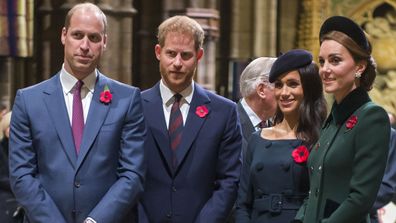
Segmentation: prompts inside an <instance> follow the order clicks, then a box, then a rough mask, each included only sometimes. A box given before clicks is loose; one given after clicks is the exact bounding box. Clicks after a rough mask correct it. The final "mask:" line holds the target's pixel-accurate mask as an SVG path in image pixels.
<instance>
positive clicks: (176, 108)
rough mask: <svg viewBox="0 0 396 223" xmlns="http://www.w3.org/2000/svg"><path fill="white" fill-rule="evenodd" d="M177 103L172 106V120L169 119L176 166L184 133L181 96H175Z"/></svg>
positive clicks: (170, 137)
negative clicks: (177, 151) (177, 153)
mask: <svg viewBox="0 0 396 223" xmlns="http://www.w3.org/2000/svg"><path fill="white" fill-rule="evenodd" d="M174 98H175V102H174V103H173V105H172V109H171V113H170V118H169V130H168V131H169V139H170V145H171V148H172V151H173V164H174V166H175V165H176V162H177V161H176V156H175V151H176V149H177V147H178V146H179V144H180V141H181V137H182V133H183V116H182V113H181V111H180V99H181V98H182V96H181V95H180V94H175V95H174Z"/></svg>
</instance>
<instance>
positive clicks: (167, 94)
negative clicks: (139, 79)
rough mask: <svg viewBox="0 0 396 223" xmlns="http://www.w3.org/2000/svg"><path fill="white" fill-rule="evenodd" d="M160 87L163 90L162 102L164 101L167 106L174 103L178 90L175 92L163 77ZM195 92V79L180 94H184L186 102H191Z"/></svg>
mask: <svg viewBox="0 0 396 223" xmlns="http://www.w3.org/2000/svg"><path fill="white" fill-rule="evenodd" d="M159 87H160V92H161V98H162V103H164V104H165V105H166V106H169V105H171V104H173V95H175V94H176V92H173V91H172V90H171V89H169V88H168V87H167V86H166V85H165V84H164V81H163V80H162V79H161V81H160V86H159ZM193 93H194V81H192V82H191V84H190V85H189V86H188V87H186V89H184V90H183V91H181V92H180V93H179V94H181V95H182V96H183V99H184V101H185V102H187V104H190V103H191V100H192V96H193Z"/></svg>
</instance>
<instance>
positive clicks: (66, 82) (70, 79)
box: [60, 64, 98, 94]
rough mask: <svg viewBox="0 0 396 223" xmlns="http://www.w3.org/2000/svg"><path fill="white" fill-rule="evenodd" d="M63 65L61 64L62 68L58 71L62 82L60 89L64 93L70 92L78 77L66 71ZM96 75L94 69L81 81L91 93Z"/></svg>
mask: <svg viewBox="0 0 396 223" xmlns="http://www.w3.org/2000/svg"><path fill="white" fill-rule="evenodd" d="M64 66H65V65H64V64H63V65H62V70H61V72H60V81H61V84H62V89H63V91H64V93H65V94H68V93H70V92H71V91H72V90H73V87H74V85H76V83H77V81H78V79H77V78H75V77H74V76H73V75H71V74H70V73H69V72H67V71H66V69H65V67H64ZM97 76H98V72H97V69H95V70H94V71H93V72H92V73H91V74H89V75H88V76H87V77H86V78H84V79H83V80H82V81H83V82H84V86H85V87H86V88H87V89H88V91H89V92H91V93H92V94H93V92H94V89H95V82H96V78H97Z"/></svg>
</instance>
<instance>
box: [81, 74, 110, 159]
mask: <svg viewBox="0 0 396 223" xmlns="http://www.w3.org/2000/svg"><path fill="white" fill-rule="evenodd" d="M105 85H108V87H109V89H110V92H111V94H113V99H114V98H116V97H117V95H116V93H115V92H113V91H112V88H111V84H110V82H109V81H108V79H107V78H106V77H105V76H103V75H102V74H100V73H99V74H98V77H97V80H96V84H95V90H94V94H93V97H92V101H91V105H90V106H89V111H88V116H87V121H86V122H85V126H84V133H83V138H82V142H81V147H80V153H79V155H78V159H77V167H79V166H80V165H81V163H82V161H83V160H84V158H85V156H86V154H87V153H88V151H89V149H90V148H91V145H92V143H93V142H94V140H95V138H96V136H97V135H98V133H99V130H100V128H101V127H102V125H103V122H104V120H105V118H106V116H107V113H108V112H109V109H110V106H111V103H113V102H110V103H109V104H104V103H102V102H100V93H101V92H102V91H103V89H104V87H105Z"/></svg>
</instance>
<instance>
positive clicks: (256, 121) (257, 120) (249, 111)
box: [241, 98, 261, 127]
mask: <svg viewBox="0 0 396 223" xmlns="http://www.w3.org/2000/svg"><path fill="white" fill-rule="evenodd" d="M241 104H242V107H243V109H245V111H246V114H247V115H248V116H249V119H250V121H251V122H252V124H253V126H254V127H256V126H257V125H258V124H259V123H260V122H261V119H260V118H259V117H258V116H257V114H256V113H255V112H254V111H253V110H252V109H251V108H250V106H249V105H248V104H247V102H246V100H245V98H242V100H241Z"/></svg>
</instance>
